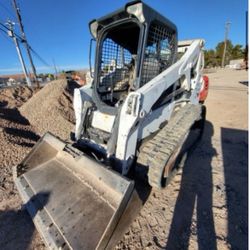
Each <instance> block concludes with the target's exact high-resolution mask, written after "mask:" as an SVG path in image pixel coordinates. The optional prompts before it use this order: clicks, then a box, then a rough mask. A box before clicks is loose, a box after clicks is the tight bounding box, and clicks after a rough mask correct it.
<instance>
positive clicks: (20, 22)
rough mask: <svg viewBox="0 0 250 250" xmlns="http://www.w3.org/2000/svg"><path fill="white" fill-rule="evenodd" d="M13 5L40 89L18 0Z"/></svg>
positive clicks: (13, 1) (14, 0) (13, 0)
mask: <svg viewBox="0 0 250 250" xmlns="http://www.w3.org/2000/svg"><path fill="white" fill-rule="evenodd" d="M12 3H13V7H14V9H15V12H16V16H17V20H18V23H19V26H20V30H21V36H22V39H23V43H24V44H25V48H26V50H27V54H28V58H29V61H30V65H31V68H32V71H33V75H34V80H35V82H36V84H37V87H38V88H39V87H40V85H39V82H38V80H37V75H36V68H35V65H34V63H33V60H32V57H31V54H30V47H29V44H28V42H27V39H26V36H25V33H24V28H23V24H22V18H21V14H20V9H19V8H18V6H17V3H16V0H12Z"/></svg>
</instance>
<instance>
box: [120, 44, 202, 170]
mask: <svg viewBox="0 0 250 250" xmlns="http://www.w3.org/2000/svg"><path fill="white" fill-rule="evenodd" d="M203 45H204V41H203V40H193V42H192V43H191V45H190V46H189V47H188V49H187V51H186V53H185V54H184V55H183V56H182V58H181V59H180V60H179V61H177V62H176V63H175V64H173V65H172V66H170V67H169V68H168V69H166V70H165V71H163V72H162V73H161V74H160V75H158V76H157V77H155V78H153V79H152V80H151V81H149V82H148V83H147V84H145V85H144V86H143V87H141V88H140V89H138V90H137V91H136V92H132V93H130V94H129V96H128V98H127V101H126V102H125V103H124V105H123V107H122V110H121V115H120V126H119V135H120V136H119V137H118V142H117V150H116V154H117V157H118V158H120V159H123V160H124V167H123V171H124V172H123V173H127V171H128V170H129V167H128V161H129V159H133V157H134V156H135V155H134V153H135V151H136V146H137V141H138V139H139V140H141V139H143V138H145V137H147V136H148V135H149V134H150V133H153V132H155V131H157V130H158V129H159V127H160V125H161V124H162V123H163V122H164V121H165V120H166V119H169V118H170V116H171V113H172V111H173V109H174V106H175V102H176V101H174V95H173V96H172V99H173V100H172V101H171V103H170V104H169V105H168V106H167V108H162V109H161V110H160V111H161V112H162V113H163V114H161V116H160V117H159V118H158V119H154V122H148V121H151V120H150V116H151V115H152V114H151V113H152V107H153V105H154V104H155V103H156V102H157V100H158V99H159V98H160V97H161V95H162V93H164V92H165V91H166V90H167V89H168V88H169V87H171V86H172V85H174V84H175V83H176V82H177V81H182V82H181V84H182V86H181V89H182V91H187V92H189V93H190V96H191V98H190V102H191V103H193V104H197V103H198V102H199V99H198V94H199V91H200V88H201V83H202V67H203V52H202V48H203ZM192 70H193V71H194V72H195V73H193V74H194V77H192V76H191V71H192ZM183 76H184V78H183ZM181 101H183V99H180V100H178V102H181ZM184 101H185V99H184ZM131 103H132V110H135V111H136V112H129V111H128V110H130V109H131ZM136 122H138V123H137V126H135V124H136ZM138 137H139V138H138Z"/></svg>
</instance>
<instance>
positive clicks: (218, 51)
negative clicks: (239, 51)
mask: <svg viewBox="0 0 250 250" xmlns="http://www.w3.org/2000/svg"><path fill="white" fill-rule="evenodd" d="M224 46H225V44H224V42H219V43H218V44H217V46H216V48H215V50H216V57H217V60H218V62H219V65H221V62H222V57H223V52H224ZM232 50H233V44H232V42H231V41H230V40H227V49H226V55H225V65H227V64H229V61H230V59H231V55H232Z"/></svg>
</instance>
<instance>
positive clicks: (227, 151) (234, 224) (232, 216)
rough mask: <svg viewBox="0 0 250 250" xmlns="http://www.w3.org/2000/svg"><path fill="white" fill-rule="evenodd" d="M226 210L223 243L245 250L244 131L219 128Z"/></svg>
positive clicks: (246, 227)
mask: <svg viewBox="0 0 250 250" xmlns="http://www.w3.org/2000/svg"><path fill="white" fill-rule="evenodd" d="M221 143H222V154H223V164H224V176H225V195H226V207H227V216H228V218H227V221H228V236H227V242H228V243H229V244H230V245H231V248H232V249H248V131H246V130H238V129H230V128H221Z"/></svg>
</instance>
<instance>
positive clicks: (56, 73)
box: [53, 58, 58, 79]
mask: <svg viewBox="0 0 250 250" xmlns="http://www.w3.org/2000/svg"><path fill="white" fill-rule="evenodd" d="M53 64H54V70H55V78H56V79H57V75H58V72H57V68H56V63H55V60H54V58H53Z"/></svg>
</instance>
